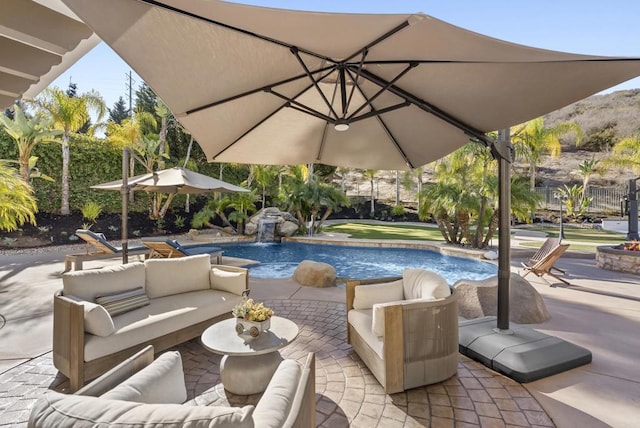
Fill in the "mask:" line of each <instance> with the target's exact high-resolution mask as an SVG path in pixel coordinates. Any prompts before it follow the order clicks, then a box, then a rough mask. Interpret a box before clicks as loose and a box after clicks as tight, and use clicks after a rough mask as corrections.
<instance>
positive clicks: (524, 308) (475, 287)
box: [453, 273, 550, 324]
mask: <svg viewBox="0 0 640 428" xmlns="http://www.w3.org/2000/svg"><path fill="white" fill-rule="evenodd" d="M510 283H511V287H510V290H509V308H510V310H509V319H510V320H511V321H513V322H516V323H519V324H537V323H541V322H543V321H546V320H548V319H549V318H550V316H549V312H547V307H546V305H545V304H544V301H543V300H542V297H541V296H540V294H539V293H538V291H537V290H536V289H535V288H534V287H533V286H532V285H531V284H529V281H527V280H526V279H524V278H522V277H521V276H520V275H518V274H516V273H512V274H511V281H510ZM453 288H455V290H456V293H457V294H458V296H459V297H458V314H459V315H460V316H461V317H463V318H467V319H472V318H480V317H484V316H490V315H493V316H495V315H497V312H498V309H497V304H498V277H497V276H492V277H489V278H487V279H484V280H480V281H474V280H468V279H463V280H460V281H458V282H456V283H455V284H454V285H453Z"/></svg>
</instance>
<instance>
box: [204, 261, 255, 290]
mask: <svg viewBox="0 0 640 428" xmlns="http://www.w3.org/2000/svg"><path fill="white" fill-rule="evenodd" d="M209 283H210V284H211V288H213V289H214V290H222V291H228V292H229V293H233V294H237V295H238V296H241V295H242V293H243V292H244V291H245V290H246V289H247V273H246V272H229V271H226V270H222V269H218V268H216V267H213V268H211V272H210V273H209Z"/></svg>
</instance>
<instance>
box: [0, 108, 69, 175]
mask: <svg viewBox="0 0 640 428" xmlns="http://www.w3.org/2000/svg"><path fill="white" fill-rule="evenodd" d="M0 124H1V125H2V126H4V128H5V130H6V131H7V134H9V136H10V137H11V138H13V139H14V140H15V142H16V144H17V145H18V164H19V165H20V175H21V176H22V179H23V180H24V181H25V182H27V183H29V182H30V180H31V177H30V175H31V163H33V159H32V156H31V152H32V150H33V149H34V148H35V147H36V146H37V145H38V144H39V143H50V142H58V139H57V137H58V136H59V135H60V134H62V132H61V131H58V130H54V129H51V122H50V121H48V120H47V119H45V118H44V117H42V116H40V115H37V116H32V117H30V116H27V115H26V114H25V113H24V111H23V110H22V109H21V108H20V106H18V105H17V104H16V105H15V106H14V115H13V119H10V118H9V117H7V116H5V115H0Z"/></svg>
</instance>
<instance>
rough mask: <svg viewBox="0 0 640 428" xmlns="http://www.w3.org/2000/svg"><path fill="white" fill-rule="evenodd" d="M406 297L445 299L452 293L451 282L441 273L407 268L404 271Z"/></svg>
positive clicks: (403, 282)
mask: <svg viewBox="0 0 640 428" xmlns="http://www.w3.org/2000/svg"><path fill="white" fill-rule="evenodd" d="M402 285H403V287H404V298H405V299H407V300H409V299H427V298H431V297H433V298H435V299H443V298H445V297H447V296H450V295H451V289H450V288H449V283H448V282H447V280H446V279H444V278H443V277H442V276H441V275H439V274H437V273H435V272H432V271H429V270H424V269H409V268H407V269H405V270H404V272H402Z"/></svg>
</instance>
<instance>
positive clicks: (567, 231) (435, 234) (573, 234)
mask: <svg viewBox="0 0 640 428" xmlns="http://www.w3.org/2000/svg"><path fill="white" fill-rule="evenodd" d="M323 230H324V231H325V232H329V233H331V232H334V233H347V234H349V235H350V236H351V237H352V238H355V239H380V240H384V239H406V240H414V241H418V240H422V241H439V242H442V241H444V239H443V238H442V235H441V234H440V231H439V230H438V229H437V228H435V227H428V226H425V227H420V226H407V225H400V224H389V225H386V224H385V225H381V224H367V223H343V224H337V225H333V226H327V227H324V228H323ZM526 230H534V231H538V232H544V233H546V234H547V236H550V237H557V236H558V234H559V232H560V229H559V228H558V226H530V227H527V228H526ZM564 237H565V239H564V242H566V243H568V244H571V247H570V248H569V250H570V251H581V252H587V253H595V252H596V247H597V246H599V245H617V244H619V243H621V242H623V241H625V238H626V235H625V234H623V233H616V232H610V231H607V230H599V229H587V228H580V227H572V226H570V225H567V226H565V228H564ZM496 239H497V234H496ZM585 242H588V243H585ZM590 243H593V244H590ZM520 245H523V246H525V247H532V248H537V247H540V245H542V241H539V240H536V241H531V242H522V243H521V244H520Z"/></svg>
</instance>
